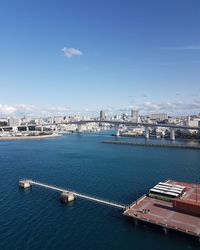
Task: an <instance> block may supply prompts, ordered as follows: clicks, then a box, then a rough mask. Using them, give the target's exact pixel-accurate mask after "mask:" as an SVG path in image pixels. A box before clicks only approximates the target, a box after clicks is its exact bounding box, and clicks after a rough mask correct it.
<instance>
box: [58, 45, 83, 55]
mask: <svg viewBox="0 0 200 250" xmlns="http://www.w3.org/2000/svg"><path fill="white" fill-rule="evenodd" d="M62 51H63V53H64V55H65V56H66V57H68V58H71V57H74V56H81V55H83V53H82V52H81V51H80V50H78V49H75V48H66V47H64V48H63V49H62Z"/></svg>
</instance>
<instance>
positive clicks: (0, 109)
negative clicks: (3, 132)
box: [0, 104, 16, 114]
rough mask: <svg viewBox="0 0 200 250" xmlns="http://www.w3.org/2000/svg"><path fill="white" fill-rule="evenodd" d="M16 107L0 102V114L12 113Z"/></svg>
mask: <svg viewBox="0 0 200 250" xmlns="http://www.w3.org/2000/svg"><path fill="white" fill-rule="evenodd" d="M15 111H16V108H15V107H13V106H10V105H7V104H0V114H12V113H14V112H15Z"/></svg>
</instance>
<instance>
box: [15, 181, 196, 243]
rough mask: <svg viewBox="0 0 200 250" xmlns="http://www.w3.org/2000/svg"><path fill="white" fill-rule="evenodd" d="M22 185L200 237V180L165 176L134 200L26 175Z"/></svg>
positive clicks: (63, 200) (164, 229) (135, 219)
mask: <svg viewBox="0 0 200 250" xmlns="http://www.w3.org/2000/svg"><path fill="white" fill-rule="evenodd" d="M19 186H20V187H21V188H23V189H27V188H30V187H32V186H38V187H41V188H45V189H50V190H53V191H57V192H59V193H60V200H61V201H62V202H64V203H69V202H72V201H73V200H75V199H76V198H81V199H85V200H88V201H92V202H96V203H99V204H102V205H106V206H110V207H113V208H117V209H121V210H123V215H124V216H126V217H127V218H130V219H132V220H133V221H134V222H135V224H138V222H140V221H141V222H143V223H147V224H148V223H149V224H152V225H156V226H159V227H161V228H162V229H163V231H164V233H165V234H167V233H168V230H173V231H179V232H182V233H184V234H188V235H192V236H195V237H197V238H198V240H199V241H200V192H198V190H200V184H194V183H187V182H180V181H175V180H166V181H165V182H159V183H158V184H157V185H156V186H155V187H153V188H151V189H150V190H149V193H148V194H144V195H143V196H142V197H140V198H139V199H137V200H136V201H134V202H133V203H131V204H130V205H125V204H120V203H117V202H113V201H110V200H106V199H101V198H98V197H94V196H91V195H86V194H83V193H79V192H76V191H72V190H70V189H66V188H60V187H57V186H54V185H50V184H46V183H43V182H39V181H35V180H32V179H23V180H20V181H19Z"/></svg>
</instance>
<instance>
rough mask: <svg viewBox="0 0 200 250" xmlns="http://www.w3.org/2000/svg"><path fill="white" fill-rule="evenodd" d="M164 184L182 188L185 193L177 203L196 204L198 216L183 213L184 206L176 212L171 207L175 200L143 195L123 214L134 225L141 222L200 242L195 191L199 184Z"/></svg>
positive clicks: (199, 201)
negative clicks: (194, 237)
mask: <svg viewBox="0 0 200 250" xmlns="http://www.w3.org/2000/svg"><path fill="white" fill-rule="evenodd" d="M165 183H166V184H172V185H180V186H184V187H185V191H184V194H183V197H181V198H180V199H179V201H180V202H184V201H187V202H189V203H193V204H196V208H197V212H198V214H197V215H194V214H188V213H187V212H185V211H184V209H185V208H186V205H182V207H181V209H179V210H178V211H177V210H176V209H175V208H174V205H173V204H174V201H176V200H177V199H174V200H172V201H169V200H168V201H167V200H161V199H158V198H153V197H150V196H149V195H143V196H142V197H141V198H139V199H138V200H137V201H135V202H133V203H132V204H131V205H130V206H129V207H128V208H127V209H126V210H125V211H124V213H123V214H124V215H125V216H127V217H129V218H132V219H133V220H134V221H135V223H136V224H137V223H138V222H139V221H142V222H144V223H149V224H153V225H157V226H160V227H161V228H163V230H164V232H165V233H167V231H168V229H170V230H174V231H179V232H182V233H185V234H188V235H193V236H196V237H198V239H199V240H200V216H199V214H200V209H199V208H200V193H199V192H197V190H200V184H193V183H187V182H180V181H174V180H167V181H166V182H165Z"/></svg>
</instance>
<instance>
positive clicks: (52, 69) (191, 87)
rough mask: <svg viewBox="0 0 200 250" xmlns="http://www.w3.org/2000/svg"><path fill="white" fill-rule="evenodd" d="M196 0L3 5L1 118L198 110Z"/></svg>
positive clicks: (0, 24)
mask: <svg viewBox="0 0 200 250" xmlns="http://www.w3.org/2000/svg"><path fill="white" fill-rule="evenodd" d="M199 9H200V3H199V1H195V0H193V1H187V0H184V1H178V0H177V1H167V2H166V3H164V2H162V3H161V2H160V1H157V0H154V1H151V2H148V1H125V2H124V1H112V0H110V1H101V2H97V1H84V3H83V2H81V1H76V2H73V3H72V2H71V1H59V3H56V2H49V1H42V2H41V1H29V2H28V3H27V2H26V1H23V0H22V1H2V3H1V10H0V11H1V15H0V31H1V37H2V38H1V44H0V53H1V67H0V83H1V85H0V86H1V91H0V115H1V116H4V115H5V116H11V115H18V114H24V115H35V114H38V115H47V114H55V115H59V114H70V113H74V112H77V113H86V114H93V113H98V112H99V111H100V110H101V109H103V110H107V111H109V112H113V113H114V112H115V113H117V112H125V111H126V112H129V111H130V109H131V108H133V109H139V110H140V112H141V113H150V112H167V113H169V114H172V115H173V114H175V115H176V114H198V113H199V111H200V101H199V100H200V88H199V80H200V73H199V66H200V58H199V56H200V35H199V32H198V31H199V21H200V15H199Z"/></svg>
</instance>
